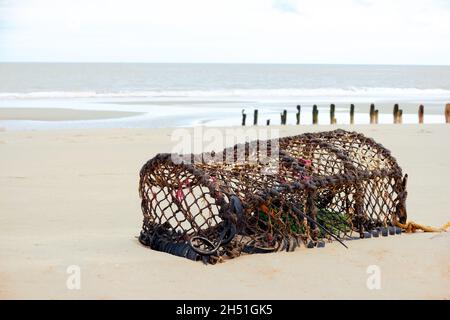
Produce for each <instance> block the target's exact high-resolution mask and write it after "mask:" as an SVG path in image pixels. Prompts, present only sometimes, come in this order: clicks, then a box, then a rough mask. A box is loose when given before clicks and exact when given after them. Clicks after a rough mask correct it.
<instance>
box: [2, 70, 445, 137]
mask: <svg viewBox="0 0 450 320" xmlns="http://www.w3.org/2000/svg"><path fill="white" fill-rule="evenodd" d="M371 103H373V104H375V107H376V109H378V110H379V122H380V123H392V121H393V115H392V110H393V106H394V104H399V106H400V108H401V109H402V110H403V123H417V122H418V115H417V113H418V107H419V105H420V104H422V105H424V108H425V120H424V121H425V123H443V122H445V118H444V107H445V104H446V103H450V66H406V65H405V66H398V65H325V64H314V65H302V64H174V63H167V64H153V63H0V115H1V108H8V109H9V108H27V110H29V108H46V109H48V108H50V109H75V110H103V111H126V112H135V113H133V114H131V115H130V114H129V113H127V116H126V117H120V118H113V119H95V120H82V119H81V120H64V121H54V120H53V121H43V120H39V121H37V120H27V119H22V120H1V117H0V127H3V128H6V129H11V130H14V129H17V130H26V129H30V130H39V129H60V128H144V127H189V126H199V125H202V126H238V125H241V121H242V120H241V119H242V113H245V114H246V115H247V124H248V125H252V124H253V113H254V110H255V109H258V125H265V124H266V121H267V120H270V123H271V124H273V125H277V124H280V119H281V117H280V113H282V112H283V110H287V112H288V116H287V123H288V124H294V123H295V122H296V116H295V113H296V112H297V106H298V105H299V106H301V116H300V124H301V125H311V122H312V107H313V105H314V104H315V105H317V106H318V108H319V123H320V124H329V123H330V115H329V108H330V104H335V106H336V119H337V123H338V124H339V123H341V124H347V123H349V121H350V120H349V119H350V117H349V109H350V104H354V105H355V122H356V123H357V124H367V123H369V108H370V104H371ZM55 112H56V111H55Z"/></svg>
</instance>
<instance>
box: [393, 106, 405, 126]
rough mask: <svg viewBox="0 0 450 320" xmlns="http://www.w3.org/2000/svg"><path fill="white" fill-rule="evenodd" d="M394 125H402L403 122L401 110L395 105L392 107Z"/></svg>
mask: <svg viewBox="0 0 450 320" xmlns="http://www.w3.org/2000/svg"><path fill="white" fill-rule="evenodd" d="M393 115H394V123H402V122H403V119H402V118H403V110H402V109H400V108H399V107H398V104H397V103H396V104H395V105H394V111H393Z"/></svg>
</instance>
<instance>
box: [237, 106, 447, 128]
mask: <svg viewBox="0 0 450 320" xmlns="http://www.w3.org/2000/svg"><path fill="white" fill-rule="evenodd" d="M301 112H302V107H301V105H297V113H296V114H295V118H296V124H297V125H300V119H301ZM258 113H259V110H258V109H254V110H253V125H254V126H257V125H258ZM424 114H425V107H424V106H423V104H421V105H420V106H419V111H418V117H419V124H423V123H424V121H423V120H424ZM392 115H393V123H394V124H401V123H403V109H400V107H399V105H398V103H396V104H395V105H394V108H393V112H392ZM378 116H379V111H378V109H375V104H374V103H371V104H370V108H369V122H370V124H378ZM444 117H445V122H446V123H450V103H447V104H446V105H445V109H444ZM280 118H281V125H286V122H287V110H286V109H284V110H283V112H281V113H280ZM246 120H247V114H246V113H245V109H242V126H245V124H246ZM318 123H319V109H318V107H317V105H313V108H312V124H318ZM330 124H337V120H336V106H335V105H334V104H333V103H332V104H330ZM350 124H355V105H354V104H353V103H352V104H350ZM266 125H268V126H270V119H267V120H266Z"/></svg>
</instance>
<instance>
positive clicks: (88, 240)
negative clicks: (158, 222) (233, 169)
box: [0, 124, 450, 299]
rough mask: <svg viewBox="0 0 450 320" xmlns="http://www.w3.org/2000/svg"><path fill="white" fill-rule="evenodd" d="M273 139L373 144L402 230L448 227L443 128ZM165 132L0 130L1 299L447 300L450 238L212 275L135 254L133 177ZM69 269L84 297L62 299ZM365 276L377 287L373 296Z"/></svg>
mask: <svg viewBox="0 0 450 320" xmlns="http://www.w3.org/2000/svg"><path fill="white" fill-rule="evenodd" d="M258 128H259V129H260V130H266V129H267V127H265V126H264V127H263V126H261V127H258ZM271 128H273V129H278V130H279V133H280V135H281V136H285V135H294V134H300V133H304V132H310V131H323V130H334V129H336V128H342V129H346V130H351V131H358V132H361V133H363V134H365V135H366V136H370V137H373V138H374V139H375V140H376V141H377V142H380V143H382V144H383V145H384V146H385V147H387V148H388V149H390V150H391V151H392V154H393V155H394V156H395V157H396V159H397V160H398V162H399V164H400V166H401V167H402V168H403V171H404V173H408V175H409V180H408V199H407V209H408V217H409V220H413V221H416V222H419V223H422V224H426V225H433V226H441V225H443V224H445V223H446V222H448V221H449V220H450V216H449V208H450V197H449V196H448V192H449V190H450V170H449V169H448V168H449V165H450V140H449V139H448V137H449V136H450V126H449V125H445V124H433V125H407V124H403V125H356V126H349V125H337V126H322V125H320V126H283V127H271ZM209 129H212V128H209ZM214 129H216V128H214ZM217 129H218V130H219V131H222V132H223V131H224V130H226V129H225V128H217ZM227 129H230V128H227ZM236 129H241V128H236ZM185 130H187V132H191V131H192V130H193V129H185ZM173 131H174V129H171V128H165V129H76V130H73V129H70V130H48V131H45V130H43V131H7V130H0V155H1V157H0V298H1V299H16V298H25V299H111V298H112V299H116V298H125V299H131V298H135V299H141V298H145V299H214V298H222V299H310V298H319V299H322V298H324V299H331V298H342V299H364V298H368V299H412V298H424V299H433V298H437V299H448V298H450V233H416V234H403V235H400V236H389V237H381V238H378V239H364V240H353V241H348V242H347V245H348V247H349V249H345V248H344V247H342V246H341V245H340V244H339V243H337V242H332V243H327V245H326V246H325V248H320V249H319V248H316V249H306V248H304V247H302V248H300V249H298V250H296V251H294V252H289V253H287V252H277V253H273V254H260V255H258V254H254V255H243V256H241V257H238V258H236V259H232V260H227V261H226V262H225V263H221V264H217V265H209V266H205V265H203V264H202V263H201V262H198V263H196V262H192V261H190V260H187V259H183V258H179V257H176V256H173V255H169V254H166V253H161V252H157V251H153V250H150V249H148V248H146V247H144V246H142V245H141V244H140V243H139V242H138V240H137V236H138V234H139V232H140V228H141V224H142V213H141V208H140V199H139V196H138V192H137V187H138V179H139V170H140V168H141V166H142V165H143V164H144V163H145V162H146V161H147V160H149V159H150V158H151V157H153V156H155V155H156V154H157V153H161V152H171V151H173V147H174V145H175V144H176V143H177V141H174V140H173V139H172V133H173ZM73 265H75V266H79V267H80V271H81V287H80V288H79V289H73V290H70V289H69V288H68V287H67V281H68V277H70V275H71V274H69V273H67V270H68V267H70V266H73ZM373 265H375V266H376V267H379V271H380V276H381V288H380V289H373V290H370V289H369V288H368V287H367V280H368V278H369V277H370V275H371V274H370V273H368V268H369V266H373ZM369 270H371V269H370V268H369ZM69 271H70V268H69Z"/></svg>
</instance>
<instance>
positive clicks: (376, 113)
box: [374, 109, 379, 124]
mask: <svg viewBox="0 0 450 320" xmlns="http://www.w3.org/2000/svg"><path fill="white" fill-rule="evenodd" d="M378 113H379V112H378V109H376V110H375V113H374V117H375V123H376V124H378Z"/></svg>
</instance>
